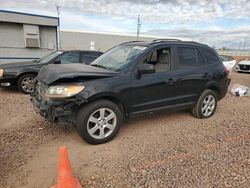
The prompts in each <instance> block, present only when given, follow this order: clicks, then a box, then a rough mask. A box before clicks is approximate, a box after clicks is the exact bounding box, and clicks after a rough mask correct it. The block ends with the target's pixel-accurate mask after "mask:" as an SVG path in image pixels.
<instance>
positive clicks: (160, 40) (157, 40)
mask: <svg viewBox="0 0 250 188" xmlns="http://www.w3.org/2000/svg"><path fill="white" fill-rule="evenodd" d="M164 41H181V40H180V39H168V38H166V39H154V40H153V42H164Z"/></svg>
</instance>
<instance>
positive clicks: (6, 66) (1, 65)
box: [0, 61, 40, 69]
mask: <svg viewBox="0 0 250 188" xmlns="http://www.w3.org/2000/svg"><path fill="white" fill-rule="evenodd" d="M26 66H27V67H30V66H40V65H39V64H36V63H34V62H32V61H24V62H15V63H0V68H4V69H9V68H20V67H26Z"/></svg>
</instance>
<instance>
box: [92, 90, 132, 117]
mask: <svg viewBox="0 0 250 188" xmlns="http://www.w3.org/2000/svg"><path fill="white" fill-rule="evenodd" d="M102 99H106V100H109V101H111V102H113V103H114V104H116V105H117V106H118V107H119V109H120V110H121V112H122V114H123V115H126V114H128V107H127V105H126V103H125V102H124V101H123V100H122V99H121V98H119V97H118V96H116V95H115V94H113V93H112V94H111V93H109V94H101V95H94V96H92V97H90V98H89V99H88V103H90V102H94V101H97V100H102Z"/></svg>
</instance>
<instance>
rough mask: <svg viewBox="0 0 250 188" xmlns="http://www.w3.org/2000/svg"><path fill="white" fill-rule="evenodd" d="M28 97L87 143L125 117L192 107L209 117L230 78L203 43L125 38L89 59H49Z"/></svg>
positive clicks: (111, 131) (105, 136) (105, 135)
mask: <svg viewBox="0 0 250 188" xmlns="http://www.w3.org/2000/svg"><path fill="white" fill-rule="evenodd" d="M37 80H38V85H37V89H36V91H35V92H34V93H33V94H32V99H31V101H32V102H33V104H34V106H36V107H37V108H38V109H39V111H40V114H41V115H42V116H44V117H45V118H47V119H48V120H52V121H67V122H73V123H74V124H76V127H77V130H78V132H79V134H80V135H81V136H82V138H83V139H84V140H85V141H87V142H88V143H91V144H100V143H105V142H108V141H110V140H111V139H112V138H114V136H115V135H116V134H117V133H118V131H119V129H120V126H121V124H122V121H123V118H124V117H129V116H133V115H138V114H142V113H144V114H145V113H152V112H156V111H163V110H164V111H171V112H172V111H178V110H187V109H191V112H192V114H193V115H194V116H195V117H197V118H208V117H211V116H212V115H213V114H214V112H215V110H216V105H217V101H218V100H220V99H222V98H223V97H224V96H225V95H226V92H227V88H228V85H229V83H230V79H229V78H228V71H227V69H225V67H224V66H223V64H222V62H221V61H220V58H219V56H218V55H217V53H216V52H215V50H213V49H212V48H210V47H209V46H207V45H204V44H200V43H196V42H184V41H179V40H166V39H165V40H154V41H153V42H127V43H123V44H121V45H119V46H116V47H114V48H112V49H111V50H109V51H108V52H106V53H105V54H103V55H102V56H100V57H99V58H97V59H96V60H95V61H93V62H92V63H91V64H90V65H79V64H78V65H59V66H55V65H49V66H45V67H43V68H42V69H41V71H40V72H39V75H38V77H37Z"/></svg>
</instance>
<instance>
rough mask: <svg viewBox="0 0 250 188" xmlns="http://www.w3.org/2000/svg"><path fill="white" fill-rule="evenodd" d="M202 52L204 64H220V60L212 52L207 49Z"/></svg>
mask: <svg viewBox="0 0 250 188" xmlns="http://www.w3.org/2000/svg"><path fill="white" fill-rule="evenodd" d="M202 51H203V56H204V59H205V62H206V64H216V63H220V59H219V57H218V55H217V53H216V52H215V51H214V50H212V49H209V48H203V50H202Z"/></svg>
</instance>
